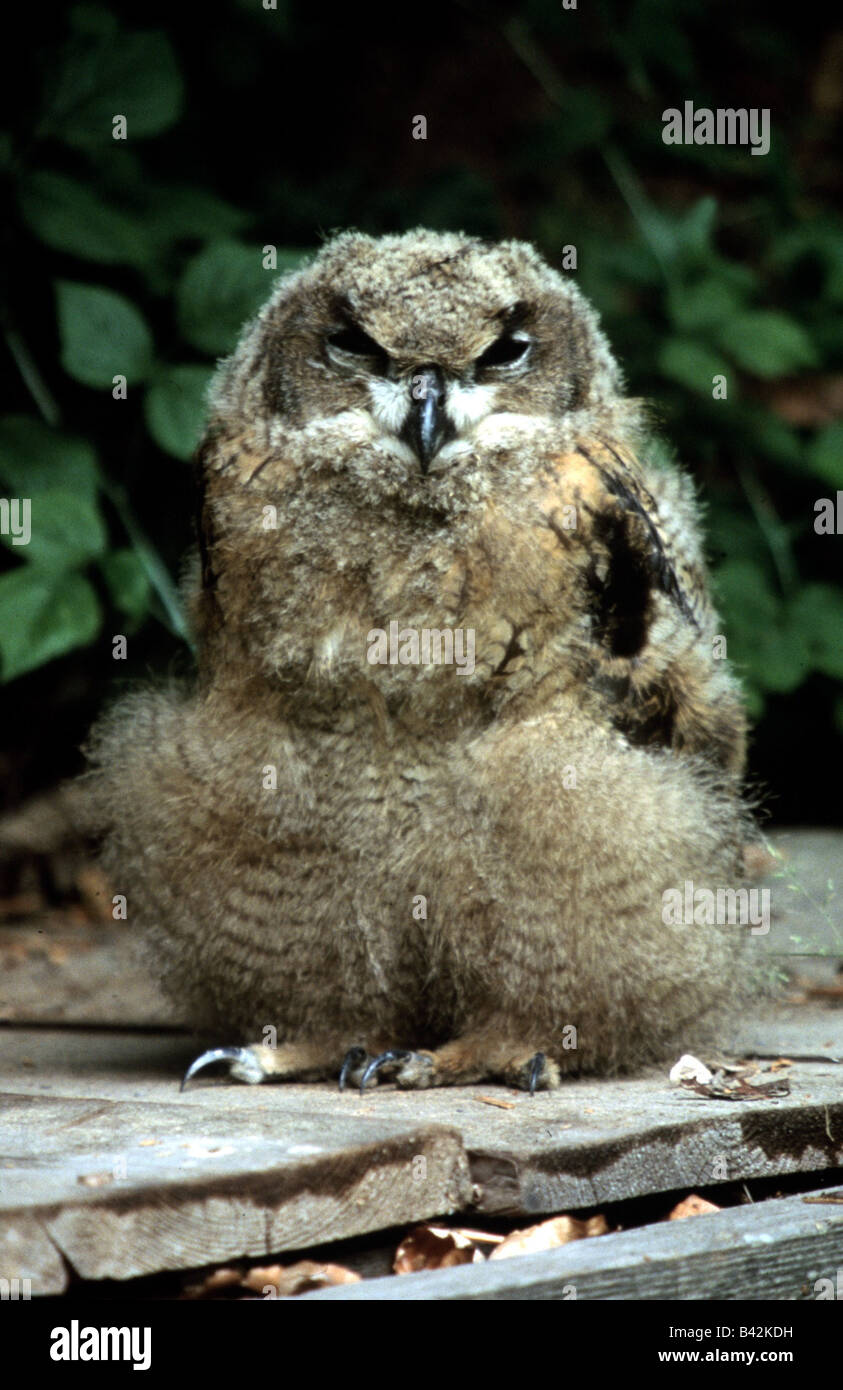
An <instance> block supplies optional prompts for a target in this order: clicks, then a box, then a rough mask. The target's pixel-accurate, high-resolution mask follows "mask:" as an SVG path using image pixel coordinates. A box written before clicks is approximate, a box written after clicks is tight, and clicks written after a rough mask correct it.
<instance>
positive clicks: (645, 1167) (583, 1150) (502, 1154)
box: [0, 1014, 843, 1269]
mask: <svg viewBox="0 0 843 1390" xmlns="http://www.w3.org/2000/svg"><path fill="white" fill-rule="evenodd" d="M805 1017H808V1015H807V1014H806V1015H805ZM834 1017H835V1018H837V1019H838V1022H837V1035H836V1036H837V1044H838V1045H840V1044H843V1038H841V1032H840V1022H839V1019H840V1017H841V1015H840V1014H837V1015H834ZM197 1047H198V1043H196V1042H193V1041H192V1040H190V1039H186V1038H183V1037H178V1036H175V1037H173V1036H171V1037H169V1038H168V1037H160V1036H154V1035H150V1036H144V1035H140V1034H136V1033H134V1034H132V1033H129V1034H122V1035H119V1034H109V1033H102V1032H100V1033H81V1032H73V1031H67V1032H61V1033H57V1032H53V1031H50V1030H33V1031H29V1032H26V1031H24V1030H18V1029H5V1030H0V1090H2V1091H3V1092H5V1093H6V1101H5V1106H4V1108H3V1110H2V1111H1V1112H0V1153H3V1154H5V1155H6V1156H7V1158H6V1159H5V1160H2V1161H0V1206H2V1207H6V1208H7V1209H11V1207H12V1206H14V1207H15V1209H16V1210H21V1211H26V1210H32V1209H34V1208H36V1207H37V1208H39V1209H41V1208H43V1207H45V1206H51V1207H61V1205H62V1204H70V1205H73V1206H74V1207H75V1206H76V1205H78V1201H79V1190H78V1179H79V1178H80V1177H84V1176H85V1175H86V1174H88V1175H90V1174H91V1173H94V1174H96V1173H98V1172H104V1173H106V1174H108V1173H110V1172H113V1171H114V1170H115V1168H116V1169H117V1171H118V1173H122V1171H123V1169H124V1168H125V1171H126V1177H125V1179H124V1178H122V1177H120V1178H118V1179H115V1184H114V1185H113V1186H114V1193H113V1195H114V1196H115V1199H116V1197H118V1196H119V1194H120V1192H121V1191H124V1190H125V1183H126V1182H128V1183H129V1185H130V1186H132V1185H133V1187H132V1190H133V1191H134V1192H136V1193H137V1194H144V1193H146V1194H147V1196H148V1207H149V1210H150V1211H151V1212H152V1213H154V1211H155V1209H156V1207H157V1206H158V1205H159V1204H160V1201H161V1200H162V1199H161V1198H160V1193H161V1191H162V1190H163V1189H166V1190H167V1196H166V1203H165V1205H166V1206H167V1208H168V1209H170V1208H172V1209H174V1210H176V1209H177V1210H179V1211H181V1212H183V1211H184V1210H186V1209H187V1206H189V1204H190V1203H191V1202H194V1199H196V1197H197V1194H196V1192H195V1190H194V1189H195V1185H196V1180H197V1179H200V1180H201V1183H202V1184H203V1187H202V1193H201V1194H200V1195H201V1201H202V1202H204V1201H205V1200H206V1199H207V1197H208V1195H209V1194H214V1193H219V1195H220V1199H221V1205H220V1211H221V1212H223V1211H224V1210H225V1207H226V1204H227V1203H233V1204H234V1205H235V1207H236V1205H237V1203H236V1200H235V1198H236V1193H237V1185H238V1183H239V1186H240V1191H241V1192H244V1191H248V1190H249V1189H250V1188H251V1186H253V1185H254V1184H255V1183H257V1184H258V1186H260V1181H259V1179H260V1175H261V1173H263V1172H264V1171H269V1170H271V1171H273V1172H274V1171H275V1169H277V1168H278V1167H279V1165H280V1166H281V1167H283V1165H284V1163H285V1162H289V1161H290V1160H292V1159H293V1158H297V1159H298V1161H299V1164H300V1167H299V1170H298V1171H299V1176H300V1180H301V1182H302V1183H305V1181H306V1179H307V1176H308V1174H307V1172H306V1171H305V1169H306V1168H307V1165H306V1164H305V1162H304V1160H305V1158H306V1157H307V1147H306V1146H308V1145H315V1146H317V1147H318V1150H319V1153H320V1155H321V1156H322V1159H324V1160H325V1161H327V1158H328V1157H329V1156H330V1155H331V1154H333V1155H334V1156H337V1155H338V1154H341V1153H342V1152H344V1151H345V1150H350V1151H356V1150H357V1149H359V1148H360V1146H361V1145H371V1144H377V1143H378V1142H386V1141H387V1140H390V1141H394V1142H395V1143H399V1141H402V1140H403V1139H406V1138H407V1137H408V1136H414V1135H416V1134H417V1133H418V1132H419V1131H425V1132H426V1131H427V1130H428V1129H430V1128H431V1127H432V1128H434V1129H435V1130H436V1131H437V1132H439V1131H441V1130H445V1131H447V1133H448V1134H449V1135H450V1136H452V1142H453V1144H454V1146H455V1147H454V1148H453V1149H451V1150H449V1153H451V1160H449V1161H451V1162H452V1163H454V1164H456V1161H457V1158H456V1156H457V1154H460V1155H461V1156H462V1157H461V1161H462V1162H463V1163H464V1164H465V1165H466V1166H465V1169H464V1171H465V1172H466V1173H470V1177H471V1181H472V1184H473V1188H472V1192H471V1194H470V1195H471V1199H472V1200H473V1202H474V1204H475V1206H476V1208H477V1209H478V1211H479V1212H489V1213H497V1214H509V1215H514V1216H519V1217H520V1216H534V1215H538V1214H540V1213H549V1212H555V1211H565V1210H571V1209H577V1208H582V1207H590V1206H602V1205H605V1204H608V1203H610V1202H614V1201H619V1200H623V1199H626V1198H629V1197H633V1196H640V1195H644V1194H649V1193H657V1192H666V1191H674V1190H688V1189H689V1188H690V1189H693V1188H696V1187H699V1186H703V1185H711V1184H714V1183H716V1182H718V1181H728V1182H734V1181H737V1180H741V1179H751V1178H757V1177H769V1176H775V1175H778V1174H782V1173H793V1172H812V1171H819V1170H822V1169H828V1168H833V1167H834V1166H835V1165H839V1164H841V1163H843V1086H841V1081H843V1070H841V1068H839V1067H835V1066H834V1065H832V1064H831V1063H828V1064H825V1063H804V1064H799V1065H797V1066H796V1067H794V1068H793V1083H792V1086H793V1089H792V1094H791V1095H790V1096H787V1097H783V1098H780V1099H769V1100H763V1101H755V1102H752V1103H736V1102H732V1101H725V1100H719V1101H711V1100H704V1099H701V1098H698V1097H696V1096H694V1095H692V1094H689V1093H688V1092H686V1091H683V1090H680V1089H679V1088H677V1087H674V1086H671V1085H670V1084H669V1083H668V1082H667V1079H666V1077H665V1075H664V1074H663V1073H653V1074H651V1075H649V1076H644V1077H634V1078H625V1079H615V1080H611V1081H600V1080H581V1081H570V1082H567V1083H566V1084H565V1085H564V1086H563V1087H562V1088H561V1089H560V1090H559V1091H557V1092H551V1093H547V1092H546V1093H543V1094H540V1095H536V1096H533V1097H530V1096H527V1095H525V1094H523V1093H515V1092H512V1091H509V1090H507V1089H505V1088H504V1087H495V1086H488V1085H484V1086H478V1087H461V1088H453V1089H446V1090H437V1091H428V1092H401V1091H396V1090H394V1089H392V1088H390V1087H383V1088H379V1089H377V1090H375V1091H373V1092H367V1094H366V1096H365V1097H360V1096H359V1095H358V1094H357V1093H356V1092H353V1091H350V1092H346V1093H345V1094H343V1095H340V1094H338V1092H337V1091H336V1089H335V1088H334V1087H333V1086H330V1085H327V1084H326V1085H320V1086H314V1085H311V1086H306V1085H277V1086H261V1087H246V1086H238V1085H233V1084H228V1083H226V1082H224V1081H220V1082H217V1081H213V1080H211V1079H210V1078H209V1079H208V1080H207V1081H205V1082H204V1084H203V1083H202V1082H198V1083H197V1084H195V1086H191V1087H190V1088H189V1089H188V1090H187V1091H185V1093H184V1094H183V1095H181V1096H180V1095H179V1093H178V1089H177V1087H178V1079H179V1078H180V1076H181V1074H182V1073H183V1070H184V1067H185V1065H186V1063H187V1061H188V1060H189V1059H190V1057H191V1056H193V1055H195V1052H196V1048H197ZM841 1050H843V1047H841ZM483 1097H487V1098H491V1099H493V1100H494V1099H498V1100H504V1101H506V1102H507V1104H508V1105H510V1106H511V1107H512V1108H508V1109H500V1108H499V1107H498V1106H494V1105H489V1104H487V1103H486V1101H484V1099H483ZM56 1105H61V1106H63V1107H64V1108H63V1109H62V1111H61V1113H62V1115H63V1116H64V1117H65V1118H64V1119H60V1118H59V1112H58V1111H57V1110H55V1109H52V1108H51V1107H55V1106H56ZM15 1107H17V1108H15ZM13 1121H14V1122H13ZM457 1136H458V1137H457ZM144 1139H154V1140H156V1141H157V1142H156V1144H147V1145H144V1144H142V1140H144ZM211 1141H213V1142H211ZM408 1142H409V1140H408ZM414 1142H415V1141H414ZM209 1145H210V1148H211V1150H214V1149H215V1150H216V1152H212V1151H207V1150H208V1146H209ZM301 1145H304V1146H305V1152H304V1153H302V1151H301V1149H300V1147H299V1148H298V1149H297V1146H301ZM185 1146H186V1147H185ZM285 1146H287V1147H285ZM411 1148H412V1145H411ZM226 1150H228V1151H229V1152H225V1151H226ZM294 1150H296V1152H294ZM402 1152H405V1153H407V1152H409V1150H402ZM413 1153H419V1154H421V1155H422V1156H423V1157H424V1156H425V1153H426V1150H424V1149H418V1150H413ZM9 1161H11V1168H9V1169H4V1168H3V1167H2V1162H7V1163H8V1162H9ZM354 1161H355V1163H356V1162H357V1160H356V1159H355V1160H354ZM337 1162H338V1163H340V1165H341V1159H340V1158H339V1157H337ZM372 1162H373V1163H374V1157H372ZM402 1162H404V1160H402ZM355 1171H357V1170H355ZM434 1171H435V1174H437V1175H438V1176H436V1181H435V1182H434V1183H433V1186H432V1188H429V1187H428V1186H427V1185H426V1179H425V1178H424V1177H423V1176H422V1178H421V1179H414V1180H413V1181H414V1182H415V1183H418V1182H419V1181H420V1182H421V1184H422V1185H421V1187H418V1186H409V1187H408V1186H407V1181H406V1172H407V1169H406V1162H405V1164H404V1167H403V1168H402V1169H401V1174H402V1176H401V1177H400V1178H399V1179H396V1183H397V1187H396V1194H395V1196H394V1198H393V1199H391V1205H390V1204H389V1203H385V1202H381V1201H380V1199H378V1200H377V1201H376V1202H375V1208H376V1209H375V1210H369V1209H366V1208H365V1206H364V1207H362V1208H359V1209H355V1210H354V1211H353V1212H352V1211H351V1208H350V1207H349V1204H348V1202H345V1203H344V1204H343V1203H340V1209H339V1213H337V1211H335V1210H333V1209H332V1208H330V1203H327V1204H326V1203H323V1206H322V1208H320V1210H322V1211H323V1215H322V1216H321V1217H320V1218H319V1220H316V1218H314V1220H313V1221H312V1222H310V1224H308V1220H306V1219H304V1218H303V1217H295V1218H294V1216H293V1215H292V1214H291V1212H292V1208H290V1209H289V1210H288V1212H287V1216H286V1217H285V1218H281V1217H279V1218H278V1219H277V1220H276V1219H273V1221H272V1222H271V1224H270V1225H269V1226H268V1227H266V1228H265V1229H264V1228H261V1230H260V1231H259V1232H258V1233H257V1234H256V1232H255V1230H254V1228H253V1227H250V1228H249V1230H250V1235H249V1247H250V1250H251V1251H252V1252H253V1253H256V1254H260V1253H263V1254H266V1253H270V1252H272V1251H273V1250H282V1249H292V1248H297V1247H304V1246H306V1245H313V1244H315V1243H318V1242H319V1241H324V1240H328V1239H335V1238H337V1237H338V1235H339V1232H340V1231H342V1233H343V1234H355V1233H359V1232H361V1231H368V1230H372V1229H376V1228H378V1227H380V1228H383V1227H385V1226H387V1225H389V1224H390V1223H393V1224H399V1225H400V1224H402V1223H412V1222H414V1221H416V1220H419V1219H422V1216H430V1215H435V1214H437V1212H439V1213H445V1212H447V1211H452V1210H454V1209H455V1208H454V1206H453V1203H452V1201H451V1200H450V1199H449V1200H448V1201H446V1200H445V1195H444V1192H445V1190H448V1191H450V1187H449V1182H448V1181H446V1180H445V1178H444V1176H443V1173H442V1169H441V1168H438V1167H436V1168H435V1169H434ZM13 1181H14V1183H15V1184H16V1186H15V1191H16V1193H17V1194H18V1196H17V1197H16V1200H15V1202H14V1203H13V1202H12V1201H11V1200H8V1199H4V1198H3V1197H2V1192H3V1191H5V1192H6V1193H8V1192H10V1191H11V1184H12V1182H13ZM402 1184H403V1186H402ZM182 1189H183V1190H184V1193H185V1204H187V1206H185V1205H184V1204H182V1205H181V1206H180V1203H182V1199H181V1197H180V1196H179V1192H180V1191H181V1190H182ZM90 1195H91V1194H88V1196H89V1198H90ZM94 1195H95V1196H96V1198H97V1200H99V1201H101V1202H106V1198H107V1197H108V1196H109V1195H110V1194H109V1193H107V1192H98V1193H97V1192H95V1194H94ZM261 1200H262V1204H263V1206H266V1201H265V1200H264V1199H263V1198H262V1199H261ZM460 1200H461V1201H462V1203H463V1205H465V1204H466V1203H467V1201H468V1200H469V1198H468V1197H466V1195H465V1193H463V1196H462V1197H461V1198H460ZM106 1204H107V1202H106ZM118 1205H119V1203H118ZM191 1210H192V1208H191ZM326 1212H327V1213H329V1215H325V1214H324V1213H326ZM350 1212H351V1214H350ZM329 1218H330V1219H329ZM181 1219H182V1216H179V1218H178V1220H173V1221H172V1222H171V1223H170V1227H169V1229H168V1232H167V1234H166V1239H164V1238H163V1237H162V1243H161V1244H159V1245H158V1246H156V1247H155V1254H154V1257H153V1255H152V1254H150V1255H149V1262H152V1261H153V1258H154V1260H156V1261H162V1264H161V1267H167V1268H172V1267H175V1266H176V1265H177V1264H179V1263H181V1262H184V1261H185V1260H187V1259H188V1257H189V1258H190V1259H191V1260H192V1261H193V1263H197V1264H202V1263H206V1262H208V1261H210V1260H212V1259H217V1258H224V1257H229V1256H231V1255H232V1247H235V1248H236V1247H237V1241H233V1240H232V1239H230V1238H229V1235H230V1231H229V1230H227V1228H226V1223H225V1220H224V1219H223V1217H222V1215H221V1216H220V1218H219V1222H220V1228H221V1229H222V1230H223V1233H224V1234H225V1239H222V1240H221V1239H218V1238H217V1236H218V1234H219V1233H218V1231H217V1228H216V1225H215V1224H214V1223H209V1224H208V1225H207V1226H206V1227H205V1228H204V1229H200V1227H199V1226H198V1225H195V1224H192V1225H191V1226H190V1230H191V1232H192V1233H195V1234H190V1236H189V1238H186V1239H185V1240H184V1241H182V1240H181V1238H180V1237H179V1235H178V1222H179V1221H180V1220H181ZM197 1219H198V1218H197ZM148 1220H149V1221H153V1217H152V1216H149V1217H148ZM232 1220H233V1221H238V1222H239V1221H241V1220H242V1218H241V1217H240V1216H239V1215H237V1216H235V1217H233V1218H232ZM192 1221H193V1218H192V1217H191V1222H192ZM320 1221H321V1225H320ZM49 1229H50V1231H53V1229H54V1227H53V1226H52V1225H51V1226H50V1227H49ZM56 1229H57V1228H56ZM112 1238H113V1237H112V1236H109V1239H112ZM114 1238H116V1237H114ZM167 1242H170V1243H171V1244H172V1246H173V1249H172V1251H171V1253H170V1254H169V1255H168V1254H167V1248H168V1247H167ZM203 1242H204V1243H203ZM258 1246H259V1247H260V1248H259V1249H258V1248H257V1247H258ZM165 1260H166V1263H163V1262H164V1261H165ZM85 1267H86V1268H91V1269H92V1268H99V1267H104V1266H99V1265H98V1264H97V1262H96V1259H94V1257H91V1259H90V1261H89V1263H87V1264H86V1266H85Z"/></svg>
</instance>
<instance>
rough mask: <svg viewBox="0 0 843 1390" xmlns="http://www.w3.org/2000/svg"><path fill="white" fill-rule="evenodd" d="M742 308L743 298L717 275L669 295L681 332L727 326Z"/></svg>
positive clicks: (671, 310) (683, 287) (675, 319)
mask: <svg viewBox="0 0 843 1390" xmlns="http://www.w3.org/2000/svg"><path fill="white" fill-rule="evenodd" d="M741 307H742V302H741V300H740V298H739V297H738V296H737V295H736V294H735V292H734V290H733V289H732V288H731V286H730V285H728V284H727V283H726V281H725V280H723V279H721V278H720V277H719V276H717V275H706V276H704V277H703V278H702V279H701V280H697V281H696V283H695V284H691V285H674V286H673V287H672V288H671V290H670V292H669V294H668V312H669V314H670V317H671V319H672V320H673V322H674V323H675V324H676V327H677V328H680V329H682V330H683V331H685V332H689V333H694V332H696V330H697V329H701V328H711V327H713V326H715V325H717V324H719V323H723V321H724V320H725V319H728V318H730V317H731V316H732V315H734V314H737V313H738V312H739V311H740V309H741Z"/></svg>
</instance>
